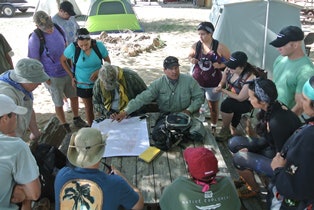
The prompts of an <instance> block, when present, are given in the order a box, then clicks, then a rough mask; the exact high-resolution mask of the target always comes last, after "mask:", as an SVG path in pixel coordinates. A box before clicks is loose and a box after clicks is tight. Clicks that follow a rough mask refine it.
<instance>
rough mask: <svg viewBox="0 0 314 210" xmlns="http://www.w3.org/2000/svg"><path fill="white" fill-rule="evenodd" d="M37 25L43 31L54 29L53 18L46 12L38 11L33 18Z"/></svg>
mask: <svg viewBox="0 0 314 210" xmlns="http://www.w3.org/2000/svg"><path fill="white" fill-rule="evenodd" d="M33 20H34V22H35V24H36V25H37V26H38V27H40V28H43V29H50V28H52V27H53V22H52V20H51V17H50V16H49V15H48V14H47V13H46V12H44V11H37V12H35V14H34V16H33Z"/></svg>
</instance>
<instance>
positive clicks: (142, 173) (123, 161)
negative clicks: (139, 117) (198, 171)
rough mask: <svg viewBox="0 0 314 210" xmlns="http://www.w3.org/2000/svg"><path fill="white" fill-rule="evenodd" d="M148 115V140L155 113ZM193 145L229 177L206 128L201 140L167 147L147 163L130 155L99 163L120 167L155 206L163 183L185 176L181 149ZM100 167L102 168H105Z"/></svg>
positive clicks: (164, 184) (185, 170)
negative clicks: (211, 157)
mask: <svg viewBox="0 0 314 210" xmlns="http://www.w3.org/2000/svg"><path fill="white" fill-rule="evenodd" d="M148 116H149V117H148V118H147V119H146V120H147V126H148V129H147V130H148V132H149V138H150V141H151V133H152V130H153V127H154V125H155V122H156V120H157V119H158V116H159V113H149V114H148ZM206 127H208V126H206ZM151 143H152V142H151ZM197 146H204V147H206V148H209V149H211V150H212V151H213V152H214V153H215V155H216V157H217V159H218V161H219V163H218V166H219V170H220V171H219V174H218V175H224V176H230V173H229V172H228V169H227V166H226V164H225V162H224V160H223V157H222V155H221V153H220V151H219V148H218V145H217V143H216V141H215V139H214V137H213V136H212V134H211V133H210V131H209V129H206V136H205V139H204V142H202V141H195V142H193V141H190V142H184V143H183V144H181V145H180V146H177V147H175V148H173V149H171V151H168V152H162V153H161V154H159V156H157V157H156V158H155V159H154V160H153V161H152V162H150V163H146V162H144V161H142V160H140V159H139V158H138V157H134V156H119V157H107V158H103V159H102V162H105V163H106V164H109V165H110V164H112V165H114V166H115V167H116V168H117V169H118V170H120V171H121V172H122V173H123V174H124V175H125V177H126V178H127V179H128V180H129V181H130V182H131V183H132V184H133V185H135V186H137V187H138V188H139V189H140V190H141V191H142V193H143V197H144V201H145V204H146V205H152V206H153V205H154V204H157V205H158V202H159V198H160V196H161V193H162V191H163V189H164V188H165V187H166V186H168V185H169V184H170V183H171V182H172V181H174V180H175V179H176V178H177V177H179V176H185V177H188V176H189V175H188V172H187V169H186V166H185V161H184V159H183V155H182V152H183V150H184V148H186V147H197ZM102 170H105V167H103V168H102Z"/></svg>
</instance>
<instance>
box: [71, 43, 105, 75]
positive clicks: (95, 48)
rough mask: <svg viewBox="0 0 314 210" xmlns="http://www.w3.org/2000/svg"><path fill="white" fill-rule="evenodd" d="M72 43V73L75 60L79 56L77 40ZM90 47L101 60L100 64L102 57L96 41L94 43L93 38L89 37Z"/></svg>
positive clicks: (79, 49) (79, 50)
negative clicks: (73, 50)
mask: <svg viewBox="0 0 314 210" xmlns="http://www.w3.org/2000/svg"><path fill="white" fill-rule="evenodd" d="M73 44H74V46H75V53H74V58H73V73H74V74H75V68H76V63H77V60H78V58H79V56H80V53H81V48H80V47H79V46H78V44H77V41H76V42H73ZM91 47H92V49H93V50H94V51H95V53H96V54H97V56H98V58H99V59H100V60H101V64H102V63H103V62H102V59H103V58H102V55H101V53H100V50H99V49H98V47H97V43H96V40H95V39H91Z"/></svg>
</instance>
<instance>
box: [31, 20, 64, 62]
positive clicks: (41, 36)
mask: <svg viewBox="0 0 314 210" xmlns="http://www.w3.org/2000/svg"><path fill="white" fill-rule="evenodd" d="M54 26H55V27H56V29H57V30H58V31H59V32H60V33H61V35H62V37H63V39H64V42H65V43H66V38H65V34H64V32H63V30H62V29H61V28H60V26H59V25H58V24H55V23H54ZM34 32H35V34H36V35H37V37H38V38H39V42H40V43H39V54H40V56H41V55H42V54H43V52H44V48H45V44H46V41H45V37H44V33H43V32H42V31H41V30H40V29H39V28H36V29H35V30H34ZM31 35H32V34H30V35H29V37H30V36H31ZM29 37H28V38H29Z"/></svg>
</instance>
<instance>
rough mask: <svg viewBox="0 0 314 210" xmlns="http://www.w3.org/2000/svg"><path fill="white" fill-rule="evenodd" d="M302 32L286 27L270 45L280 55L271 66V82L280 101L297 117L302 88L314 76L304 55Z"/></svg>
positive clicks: (312, 69)
mask: <svg viewBox="0 0 314 210" xmlns="http://www.w3.org/2000/svg"><path fill="white" fill-rule="evenodd" d="M303 39H304V32H303V31H302V30H301V28H299V27H298V26H287V27H284V28H283V29H281V30H280V32H279V33H278V34H277V38H276V39H275V40H273V41H272V42H270V45H272V46H274V47H276V48H277V50H278V51H279V53H280V55H279V56H278V57H277V59H276V60H275V62H274V65H273V80H274V82H275V84H276V87H277V90H278V101H281V102H282V103H284V104H285V105H286V106H288V108H289V109H291V110H292V111H293V112H295V113H296V114H297V115H301V114H302V112H303V109H302V87H303V85H304V83H305V82H306V81H307V80H308V79H309V78H310V77H311V76H313V75H314V65H313V63H312V61H311V60H310V59H309V58H308V57H307V56H306V55H305V53H304V51H303V48H302V43H303Z"/></svg>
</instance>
